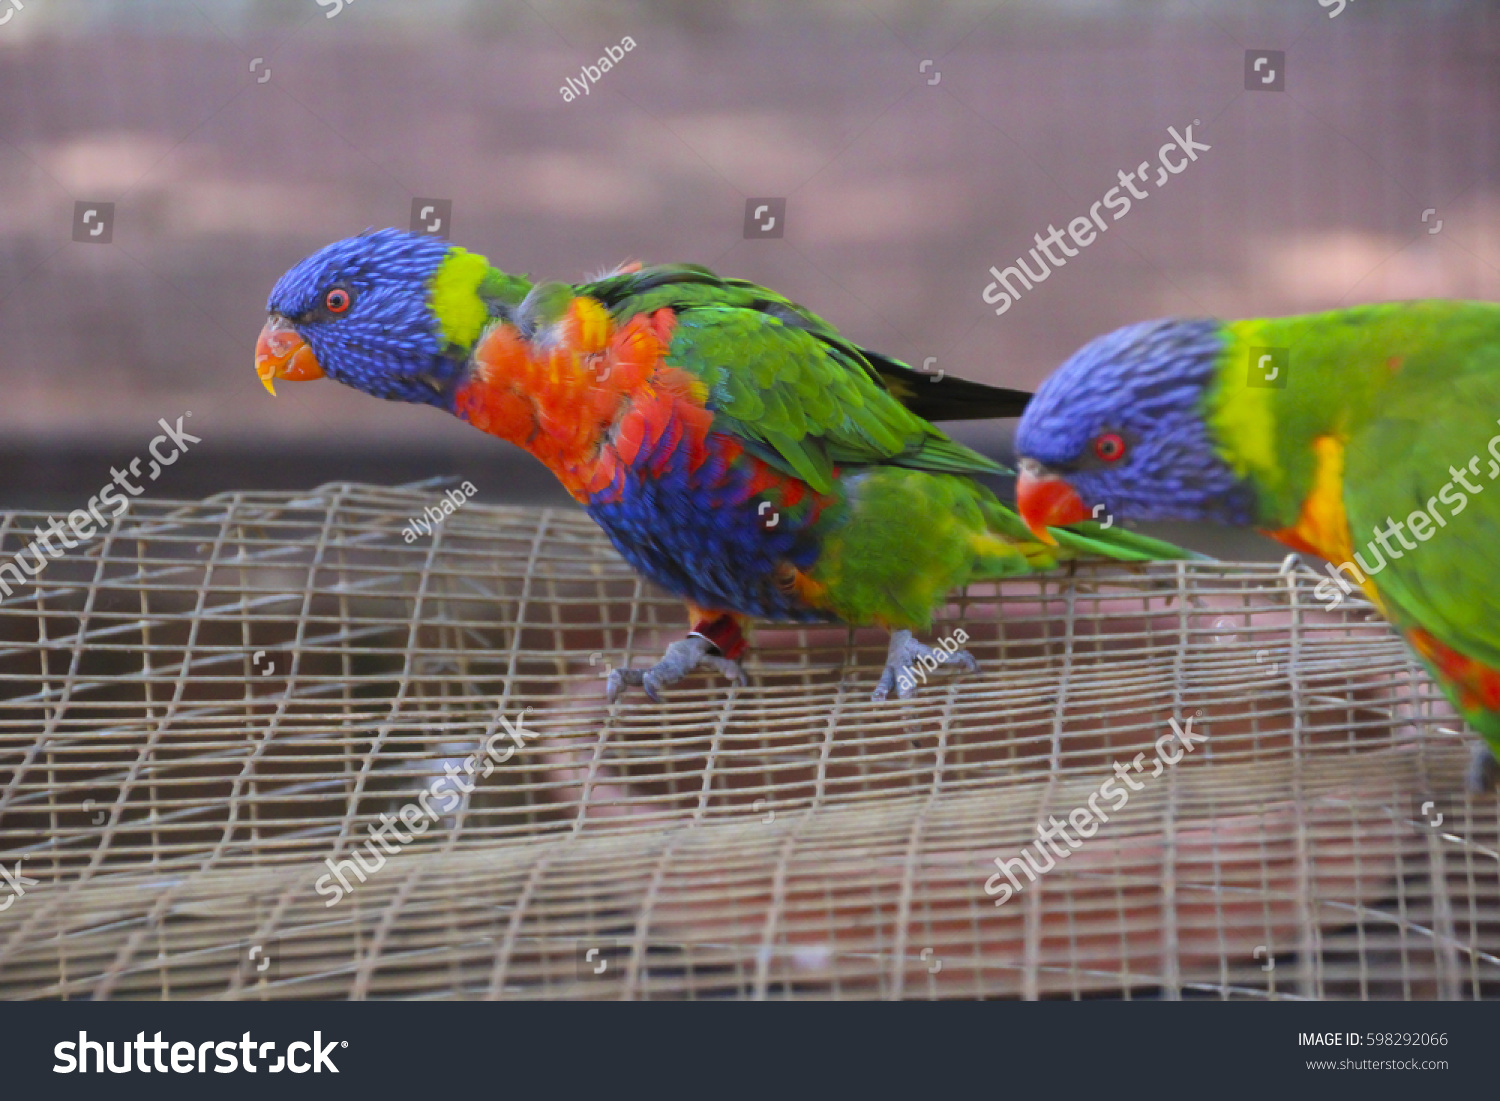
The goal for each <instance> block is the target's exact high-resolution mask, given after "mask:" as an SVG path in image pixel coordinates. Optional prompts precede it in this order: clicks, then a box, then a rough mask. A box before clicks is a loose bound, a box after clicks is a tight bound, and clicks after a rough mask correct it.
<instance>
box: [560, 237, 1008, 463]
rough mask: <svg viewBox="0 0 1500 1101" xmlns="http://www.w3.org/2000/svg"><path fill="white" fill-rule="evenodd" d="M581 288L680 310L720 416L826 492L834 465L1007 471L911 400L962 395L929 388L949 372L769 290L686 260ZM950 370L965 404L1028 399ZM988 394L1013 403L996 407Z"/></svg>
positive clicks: (680, 338)
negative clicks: (927, 372) (878, 346)
mask: <svg viewBox="0 0 1500 1101" xmlns="http://www.w3.org/2000/svg"><path fill="white" fill-rule="evenodd" d="M577 290H578V292H579V293H580V294H587V295H591V296H593V297H595V298H597V299H599V300H600V301H601V302H603V303H604V304H605V305H606V306H607V307H608V308H609V309H610V310H611V312H612V313H613V314H614V315H615V316H616V317H617V318H626V317H630V316H633V315H635V314H638V313H643V312H650V311H652V310H657V309H661V308H663V307H670V308H671V309H672V310H674V311H675V312H676V314H677V328H676V331H675V333H674V335H673V340H672V345H671V348H670V349H669V352H668V362H669V363H671V364H672V365H673V366H677V367H681V368H683V369H684V370H686V371H689V372H691V373H692V374H693V375H695V376H696V377H698V378H699V379H701V380H702V381H703V382H704V383H705V384H706V385H707V386H708V388H709V399H708V406H709V408H710V409H711V410H713V412H714V414H715V418H716V421H715V423H716V427H718V428H719V429H720V430H721V431H724V432H728V433H731V434H733V435H735V436H737V437H739V438H740V439H742V440H743V441H744V442H745V444H746V446H747V447H748V448H749V449H750V450H752V451H753V452H754V453H755V454H757V455H759V456H760V457H761V458H763V459H765V461H767V462H769V463H771V464H772V465H773V466H776V467H778V468H779V469H781V470H783V471H786V472H787V473H790V474H794V475H796V476H797V477H799V478H801V479H802V480H804V481H806V482H807V483H808V484H809V485H810V486H812V487H813V488H814V489H816V490H818V491H819V492H822V493H827V492H829V491H830V490H831V488H832V485H833V468H834V467H835V466H839V467H850V466H869V465H891V466H901V467H908V468H911V469H915V470H929V471H941V472H945V473H953V474H993V473H1000V472H1002V470H1003V468H1002V467H1000V466H999V464H997V463H995V462H993V461H991V460H990V459H987V458H985V457H984V456H983V455H980V454H979V453H978V452H976V451H972V450H970V449H969V448H967V447H964V446H963V445H962V444H959V443H955V442H954V441H953V440H951V439H949V438H948V437H947V436H945V435H944V434H943V433H942V432H940V431H939V430H938V429H936V428H934V427H933V426H932V425H931V424H930V423H928V422H927V420H926V419H924V418H923V417H922V416H921V415H920V414H919V413H918V412H917V411H916V409H914V408H912V407H909V406H915V407H917V408H920V401H919V400H917V399H915V398H913V397H911V396H909V394H915V395H920V396H921V397H922V398H927V395H929V394H930V395H932V396H931V398H930V399H928V400H931V401H934V402H936V401H939V400H941V401H943V402H946V403H949V404H952V403H954V402H957V401H959V400H960V399H957V398H955V397H953V396H952V395H953V390H952V389H950V390H948V391H946V392H945V393H940V392H939V391H938V390H934V389H929V388H930V387H933V386H934V385H935V386H936V387H939V388H940V387H941V386H942V383H936V384H934V383H932V382H931V380H929V379H927V378H926V376H923V375H920V374H918V373H917V372H915V371H912V370H911V369H910V368H908V367H905V366H904V365H902V364H900V363H897V362H896V361H894V360H890V359H887V358H886V357H882V356H874V355H872V354H871V353H868V352H865V351H864V350H863V349H861V348H859V347H857V346H856V345H854V344H852V343H850V342H849V341H847V340H845V339H844V338H843V337H841V336H840V335H839V334H838V333H837V331H835V330H834V329H833V327H832V326H830V325H829V324H828V323H827V322H825V321H823V320H822V319H821V318H819V317H818V316H817V315H816V314H813V313H811V312H809V311H807V310H805V309H803V308H802V307H800V306H798V305H796V304H795V303H793V302H791V301H789V300H788V299H785V298H783V297H781V296H780V295H778V294H776V293H775V292H774V291H770V290H767V289H766V288H764V287H759V286H756V285H755V284H753V283H748V282H745V281H743V280H732V279H721V278H719V277H718V276H716V275H714V274H713V273H712V272H710V271H708V270H707V269H706V268H699V267H695V266H691V265H674V266H665V267H659V268H647V269H644V270H642V271H639V272H632V273H627V274H623V275H617V276H611V277H609V278H606V279H603V280H600V281H598V282H595V283H590V284H584V285H582V286H580V287H578V288H577ZM906 376H910V378H907V377H906ZM914 380H915V381H914ZM943 381H944V382H948V381H950V380H947V379H944V380H943ZM951 381H953V382H956V383H960V384H961V385H963V386H966V387H970V388H972V389H973V391H975V392H976V399H975V400H974V401H972V402H971V403H969V404H968V405H966V406H964V408H966V409H968V410H970V415H972V416H975V417H982V416H994V415H1008V416H1014V415H1015V414H1016V413H1017V412H1019V411H1020V408H1022V407H1024V404H1025V401H1026V398H1027V395H1025V394H1022V393H1019V392H1017V391H1008V390H995V389H993V388H990V387H981V386H979V385H978V384H975V383H963V382H962V380H951ZM983 394H988V395H990V398H989V399H988V400H989V401H990V402H991V403H993V404H995V405H1003V406H1004V408H1005V410H1006V412H1004V413H1000V414H997V413H994V412H992V411H989V408H988V406H987V405H986V402H985V400H983V399H982V395H983ZM903 396H905V397H906V400H905V401H903Z"/></svg>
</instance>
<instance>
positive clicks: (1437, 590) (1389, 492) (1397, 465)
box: [1344, 306, 1500, 669]
mask: <svg viewBox="0 0 1500 1101" xmlns="http://www.w3.org/2000/svg"><path fill="white" fill-rule="evenodd" d="M1497 416H1500V307H1494V306H1482V307H1476V308H1475V309H1474V310H1473V311H1472V312H1469V311H1466V312H1464V313H1463V314H1461V315H1458V316H1455V317H1454V318H1453V322H1452V324H1451V325H1450V326H1449V327H1448V331H1447V332H1446V334H1445V336H1444V338H1443V339H1440V340H1436V341H1432V342H1429V344H1428V345H1427V346H1425V347H1424V348H1422V349H1421V350H1419V351H1416V352H1414V353H1413V354H1412V355H1410V356H1409V357H1408V358H1407V359H1406V361H1405V362H1404V363H1403V364H1402V366H1401V368H1400V370H1399V372H1398V373H1397V374H1396V376H1395V377H1394V378H1393V379H1392V380H1391V382H1390V385H1389V386H1388V387H1387V388H1386V392H1385V394H1384V395H1383V396H1382V400H1381V401H1380V405H1379V408H1378V409H1377V410H1376V412H1375V415H1374V416H1372V417H1371V418H1370V420H1369V421H1368V422H1366V423H1365V424H1364V425H1363V426H1362V427H1361V428H1360V429H1359V430H1358V431H1357V432H1356V433H1355V434H1354V435H1353V436H1352V437H1351V439H1350V441H1349V443H1348V445H1347V449H1346V453H1345V469H1344V502H1345V510H1346V512H1347V513H1348V517H1349V529H1350V535H1351V539H1352V541H1353V545H1354V549H1355V550H1356V551H1358V552H1359V553H1360V555H1361V557H1362V558H1363V560H1364V561H1365V562H1366V564H1367V565H1370V566H1374V565H1375V564H1376V561H1377V558H1376V556H1377V554H1378V555H1380V556H1381V557H1384V558H1385V559H1386V565H1385V566H1384V567H1383V568H1381V569H1380V572H1379V573H1377V574H1376V575H1374V578H1373V580H1374V585H1375V588H1376V590H1377V592H1378V593H1379V595H1380V598H1381V600H1382V601H1383V602H1385V603H1386V604H1387V605H1388V607H1389V610H1390V613H1391V617H1392V618H1393V619H1394V620H1395V621H1396V622H1397V624H1398V625H1400V626H1412V625H1416V626H1420V627H1422V628H1424V629H1426V630H1427V631H1429V632H1430V633H1431V634H1432V635H1433V636H1434V637H1435V638H1437V640H1438V641H1439V642H1442V643H1444V644H1445V645H1447V646H1449V647H1452V648H1453V649H1455V650H1458V651H1459V652H1460V653H1463V654H1466V655H1467V656H1469V657H1471V658H1474V659H1475V660H1477V661H1479V662H1482V663H1483V664H1485V665H1488V666H1490V667H1491V668H1495V669H1500V585H1497V583H1496V578H1495V576H1494V571H1493V568H1492V567H1493V564H1494V562H1495V560H1496V547H1500V423H1497V421H1496V418H1497ZM1450 467H1451V468H1453V470H1450ZM1454 470H1457V471H1458V472H1459V473H1461V474H1463V476H1464V477H1465V478H1467V480H1468V481H1469V483H1470V484H1471V485H1474V486H1477V487H1478V488H1479V492H1478V493H1471V492H1469V491H1468V490H1466V489H1464V488H1463V485H1462V483H1461V482H1460V481H1459V480H1458V479H1457V478H1455V476H1454ZM1460 502H1461V504H1460ZM1418 512H1425V513H1427V514H1428V516H1429V517H1430V519H1429V520H1428V521H1427V522H1426V523H1423V522H1422V521H1420V520H1419V522H1418V530H1421V531H1426V533H1427V537H1426V539H1425V540H1424V539H1421V538H1420V537H1416V538H1414V537H1413V536H1412V535H1411V534H1408V536H1407V538H1408V540H1409V541H1411V542H1414V543H1415V544H1416V547H1415V549H1408V548H1406V547H1404V546H1403V545H1402V544H1401V542H1400V540H1399V539H1398V538H1392V537H1391V536H1388V537H1387V538H1388V541H1389V542H1390V543H1391V544H1392V546H1394V547H1395V548H1396V549H1397V550H1398V551H1400V554H1401V557H1399V558H1397V557H1395V556H1394V555H1386V554H1383V552H1380V550H1379V543H1378V542H1375V537H1374V530H1375V528H1376V527H1380V528H1386V526H1387V525H1388V524H1389V523H1390V521H1391V520H1400V521H1402V522H1403V524H1408V523H1409V517H1411V516H1412V515H1413V514H1414V513H1418ZM1372 542H1374V543H1375V548H1374V550H1371V549H1369V547H1368V544H1370V543H1372Z"/></svg>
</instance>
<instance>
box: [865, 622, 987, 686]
mask: <svg viewBox="0 0 1500 1101" xmlns="http://www.w3.org/2000/svg"><path fill="white" fill-rule="evenodd" d="M960 637H961V638H967V637H968V636H967V635H962V634H961V635H960ZM939 669H942V670H944V671H945V672H950V673H977V672H978V671H979V662H977V661H975V660H974V655H973V654H971V653H969V651H967V650H954V651H949V650H947V649H942V648H938V647H935V646H924V645H922V644H921V643H920V642H918V641H917V640H916V639H914V638H912V637H911V632H910V631H893V632H892V633H891V646H890V649H889V650H888V651H886V657H885V671H884V672H883V673H881V674H880V680H879V681H877V682H876V684H875V691H873V692H871V693H870V699H872V700H874V701H875V702H876V703H879V702H880V701H881V700H884V699H887V698H889V696H890V694H891V689H893V688H894V689H895V690H896V698H897V699H901V700H906V699H910V698H911V697H912V696H914V695H915V694H916V691H917V689H918V688H919V687H921V686H922V685H923V684H926V683H927V675H928V673H929V672H936V671H937V670H939Z"/></svg>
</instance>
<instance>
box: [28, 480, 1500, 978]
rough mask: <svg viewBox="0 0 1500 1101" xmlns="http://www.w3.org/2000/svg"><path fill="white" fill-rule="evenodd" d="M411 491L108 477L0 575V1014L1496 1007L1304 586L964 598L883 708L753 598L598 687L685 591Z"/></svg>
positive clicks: (1385, 659)
mask: <svg viewBox="0 0 1500 1101" xmlns="http://www.w3.org/2000/svg"><path fill="white" fill-rule="evenodd" d="M440 500H441V498H440V497H439V488H438V487H436V486H433V485H430V484H423V485H418V486H410V487H404V488H401V489H377V488H371V487H366V486H357V485H348V484H337V485H330V486H325V487H323V488H321V489H319V490H317V491H314V492H311V493H306V494H301V495H297V494H274V493H236V494H226V495H220V496H216V497H211V498H209V499H207V500H204V501H202V502H176V501H153V500H145V499H142V500H136V501H134V502H132V504H131V507H130V510H129V511H128V512H127V513H126V514H125V515H124V516H122V517H121V518H119V519H117V520H116V521H115V522H114V523H113V526H112V528H111V530H110V531H108V532H107V533H106V534H104V535H102V536H101V537H100V538H99V539H98V540H97V541H96V542H95V543H94V544H92V545H89V546H86V547H81V548H79V549H78V550H77V551H75V552H73V553H71V554H69V555H67V556H65V557H62V558H59V559H58V560H56V561H53V562H51V563H50V564H49V565H47V567H46V569H45V571H44V572H43V573H41V574H40V575H39V576H38V577H37V578H36V580H35V582H34V583H32V584H30V585H27V586H24V587H21V588H18V589H16V591H14V592H13V593H11V594H10V595H8V596H6V597H5V599H4V601H3V603H0V685H3V689H0V695H3V702H0V868H3V869H4V870H5V872H4V874H5V875H6V878H5V879H4V880H0V894H3V893H5V891H6V890H7V889H8V890H9V894H8V895H7V896H6V897H8V898H9V902H8V903H7V902H5V901H3V900H0V996H3V997H7V998H55V997H68V998H79V997H173V998H188V997H227V998H257V999H259V998H327V997H354V998H364V997H409V998H438V997H465V998H467V997H486V996H488V997H520V998H558V997H560V998H709V997H714V998H722V997H755V998H868V997H882V998H903V997H905V998H913V997H915V998H929V997H973V996H997V997H1027V998H1039V997H1075V998H1076V997H1085V996H1114V997H1127V998H1139V997H1153V998H1162V997H1167V998H1182V997H1215V998H1278V999H1279V998H1430V997H1443V998H1477V997H1482V996H1494V995H1495V994H1496V993H1500V875H1497V871H1500V855H1497V850H1500V837H1497V834H1500V812H1497V804H1496V800H1495V799H1494V797H1493V796H1488V797H1477V796H1469V795H1466V794H1465V793H1464V788H1463V774H1464V770H1465V766H1466V764H1467V760H1468V754H1469V744H1468V736H1467V735H1466V734H1465V732H1464V731H1463V729H1462V727H1461V725H1460V724H1459V723H1458V722H1457V720H1456V719H1455V717H1454V715H1453V713H1452V712H1451V710H1450V709H1449V707H1448V705H1447V703H1446V702H1445V701H1444V699H1443V698H1442V696H1441V695H1440V694H1439V693H1438V691H1437V690H1436V688H1435V687H1434V686H1433V685H1432V683H1431V682H1430V681H1429V680H1428V679H1427V677H1426V676H1425V674H1424V673H1423V672H1422V670H1421V669H1420V667H1419V666H1417V665H1416V664H1415V663H1414V661H1413V659H1412V657H1411V655H1410V654H1409V652H1408V650H1407V649H1406V647H1405V646H1404V645H1403V644H1402V643H1401V641H1400V640H1399V639H1398V638H1397V637H1396V636H1395V635H1394V634H1393V633H1392V632H1391V631H1390V630H1389V628H1387V627H1386V626H1385V625H1384V624H1383V623H1382V622H1380V621H1379V619H1378V618H1376V617H1375V616H1374V615H1373V612H1372V609H1371V608H1370V607H1369V605H1367V604H1364V603H1362V602H1360V601H1358V600H1355V599H1351V600H1349V601H1347V602H1345V603H1344V604H1343V605H1341V606H1340V607H1337V608H1332V609H1330V608H1327V607H1325V606H1324V605H1323V604H1322V603H1321V602H1320V601H1318V600H1316V599H1314V598H1313V594H1312V586H1313V584H1314V582H1315V578H1314V577H1313V576H1312V575H1311V574H1310V572H1307V571H1302V570H1295V569H1286V568H1285V567H1283V568H1281V569H1278V568H1277V567H1276V566H1275V565H1264V564H1229V563H1209V562H1191V563H1159V564H1153V565H1150V566H1139V567H1126V566H1121V565H1117V564H1102V563H1101V564H1086V565H1080V566H1077V567H1074V568H1071V569H1069V570H1066V571H1058V572H1056V573H1054V574H1050V575H1046V576H1041V577H1037V578H1033V579H1025V580H1014V581H1007V582H1004V583H1000V584H991V585H982V586H972V587H970V588H969V589H968V590H967V591H965V592H961V593H956V594H955V595H954V598H953V602H952V604H951V606H950V607H949V608H948V609H947V610H946V613H945V614H944V615H943V616H942V617H941V618H940V620H939V622H938V624H937V627H936V629H935V632H934V633H935V635H937V636H939V637H947V638H952V637H954V636H955V635H956V633H957V632H958V631H959V630H962V632H963V633H964V635H965V636H966V637H967V641H966V642H965V646H966V647H967V648H968V649H969V650H970V651H971V652H972V653H973V654H974V655H975V656H976V657H977V658H978V659H979V661H980V663H981V666H982V668H981V671H980V672H979V673H977V674H967V675H961V676H948V675H946V674H945V673H944V672H941V671H934V672H933V674H932V676H931V677H930V679H928V680H927V683H926V685H925V687H924V688H923V689H922V690H921V691H919V693H918V694H917V696H916V698H915V699H913V700H911V701H907V702H903V703H897V702H889V703H873V702H871V700H870V698H869V697H870V690H871V688H872V687H873V685H874V682H875V679H876V678H877V677H878V675H879V672H880V668H881V665H882V663H883V659H884V652H885V638H884V635H883V634H882V633H881V632H878V631H864V630H853V629H849V628H844V627H799V628H789V627H782V626H776V625H770V624H767V625H762V626H761V627H759V628H758V630H757V632H756V636H755V639H754V650H753V652H752V656H751V658H750V663H749V666H748V670H749V673H750V683H749V684H748V685H747V686H744V687H739V686H736V685H734V684H732V683H730V682H729V681H726V680H723V679H718V678H709V677H697V678H693V679H690V680H689V681H686V682H683V683H681V684H679V685H677V686H675V687H674V688H673V689H672V690H670V692H669V694H668V697H667V699H666V700H665V702H664V703H662V704H661V705H656V704H652V703H650V702H649V701H647V700H646V699H645V698H644V697H643V696H642V695H640V694H639V692H638V691H637V692H635V693H634V694H632V695H628V696H627V697H625V698H624V699H622V700H621V701H620V702H619V703H617V704H615V705H609V704H607V703H606V700H605V694H604V680H603V678H604V676H605V675H606V674H607V672H608V670H609V669H610V668H612V667H614V666H617V665H620V664H622V663H633V664H637V665H640V664H645V663H649V662H650V661H652V660H654V658H655V656H656V655H658V654H659V652H660V650H661V649H662V648H663V647H664V646H665V645H666V643H667V642H669V641H671V640H672V639H674V638H676V637H680V636H681V634H682V632H683V631H684V630H685V629H686V626H687V624H686V621H685V618H684V612H683V609H682V607H681V605H680V604H678V603H677V602H676V601H674V600H672V599H670V598H669V597H667V596H665V595H664V594H661V593H658V592H656V591H654V590H652V589H651V588H649V587H648V586H646V585H645V584H644V583H642V582H641V581H639V580H638V579H637V578H636V577H635V575H634V574H633V573H632V572H631V571H630V569H629V567H628V566H627V565H626V564H625V563H624V562H623V561H622V560H621V559H620V558H619V557H618V556H617V555H616V554H615V553H614V551H613V549H612V548H611V547H610V545H609V543H608V542H607V540H606V539H605V538H604V536H603V535H602V533H600V532H599V531H598V529H596V528H595V527H594V525H593V524H592V522H591V521H589V519H588V518H587V517H586V516H584V515H583V514H582V513H580V512H575V511H570V510H553V509H526V508H506V507H490V506H486V505H481V504H479V503H474V502H468V503H464V504H463V505H462V506H461V507H459V508H458V509H457V510H456V511H454V513H453V514H452V515H451V516H449V517H448V518H446V519H445V520H443V521H442V522H441V523H439V524H437V525H436V527H435V528H434V529H433V531H432V534H431V535H430V536H427V535H425V534H420V535H419V534H417V533H416V532H415V529H414V527H413V526H412V525H411V521H412V520H413V519H414V518H415V517H418V516H421V515H423V512H424V510H425V509H428V508H430V507H432V506H434V505H435V504H436V503H437V502H438V501H440ZM45 519H46V518H45V517H41V516H38V515H29V514H23V513H11V514H8V515H6V516H5V517H4V520H3V527H0V560H5V561H9V560H10V558H11V556H12V555H14V554H16V553H17V552H18V551H20V550H21V549H22V547H24V546H25V545H26V544H27V543H28V542H30V541H31V539H32V535H31V533H32V531H33V529H34V528H35V527H36V525H37V524H38V523H40V522H44V521H45ZM0 576H3V575H0ZM12 587H13V586H12ZM1059 825H1060V826H1061V828H1060V829H1059ZM7 884H10V886H9V887H8V888H7V886H6V885H7Z"/></svg>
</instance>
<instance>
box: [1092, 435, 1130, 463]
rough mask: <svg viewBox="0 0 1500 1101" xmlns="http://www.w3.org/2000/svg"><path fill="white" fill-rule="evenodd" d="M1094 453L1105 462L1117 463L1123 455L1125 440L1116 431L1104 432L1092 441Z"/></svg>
mask: <svg viewBox="0 0 1500 1101" xmlns="http://www.w3.org/2000/svg"><path fill="white" fill-rule="evenodd" d="M1094 454H1095V455H1098V456H1099V458H1101V459H1103V460H1104V461H1105V462H1107V463H1117V462H1119V461H1120V460H1121V459H1123V458H1124V457H1125V441H1124V440H1123V439H1121V437H1120V434H1119V433H1118V432H1106V433H1104V435H1102V436H1100V437H1099V438H1098V439H1097V440H1095V441H1094Z"/></svg>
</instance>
